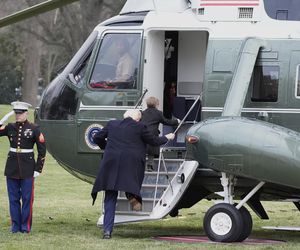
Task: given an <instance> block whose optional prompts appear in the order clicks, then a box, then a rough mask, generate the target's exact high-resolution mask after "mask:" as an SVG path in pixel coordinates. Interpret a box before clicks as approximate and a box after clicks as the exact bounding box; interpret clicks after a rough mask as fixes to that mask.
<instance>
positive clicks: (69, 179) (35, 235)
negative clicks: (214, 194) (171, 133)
mask: <svg viewBox="0 0 300 250" xmlns="http://www.w3.org/2000/svg"><path fill="white" fill-rule="evenodd" d="M9 108H10V107H9V106H4V105H0V117H3V115H4V114H5V113H7V112H8V111H9ZM31 120H32V111H31ZM0 144H1V146H0V172H2V173H3V171H4V165H5V161H6V154H7V151H8V147H9V146H8V140H7V138H6V137H2V138H0ZM0 191H1V192H0V211H1V212H0V225H1V226H0V249H144V250H146V249H170V250H171V249H172V250H173V249H241V248H242V247H245V246H243V245H241V244H214V243H213V244H207V243H206V244H205V243H197V244H186V243H173V242H165V241H156V240H154V239H152V237H153V236H157V235H182V234H183V235H204V232H203V227H202V219H203V216H204V213H205V211H206V210H207V209H208V208H209V207H210V206H211V205H212V203H211V202H208V201H202V202H200V203H198V204H197V205H195V206H194V207H192V208H191V209H183V210H181V211H180V216H179V217H176V218H171V217H167V218H165V219H164V220H160V221H153V222H143V223H134V224H127V225H119V226H116V227H115V230H114V233H113V238H112V239H111V240H102V239H101V236H102V231H101V230H100V229H99V228H97V227H96V221H97V219H98V217H99V215H100V207H101V199H98V200H97V202H96V205H95V206H92V205H91V202H92V200H91V198H90V191H91V185H90V184H87V183H85V182H83V181H81V180H79V179H77V178H75V177H73V176H72V175H70V174H69V173H67V172H66V171H65V170H63V169H62V168H61V167H60V166H59V165H58V164H57V163H56V162H55V160H54V159H53V158H52V157H51V156H50V155H49V154H48V155H47V160H46V163H45V166H44V171H43V173H42V175H40V176H39V177H38V178H37V179H36V182H35V201H34V208H33V226H32V232H31V233H30V234H11V233H10V232H9V228H10V217H9V211H8V198H7V192H6V181H5V177H4V176H3V174H1V176H0ZM264 205H265V207H266V210H267V211H268V214H269V216H270V218H271V219H270V220H269V221H261V220H260V219H258V217H257V216H256V215H255V214H254V213H253V212H252V211H251V214H252V216H253V223H254V226H253V232H252V234H251V237H252V238H253V237H255V238H268V239H277V240H285V241H287V242H286V243H283V244H278V245H253V246H252V245H250V246H249V245H247V246H246V247H247V248H250V249H300V232H279V231H267V230H264V229H262V228H261V227H262V226H276V225H284V226H288V225H290V226H300V218H299V215H300V213H299V211H298V210H297V209H296V208H295V207H294V206H293V204H291V203H275V202H264Z"/></svg>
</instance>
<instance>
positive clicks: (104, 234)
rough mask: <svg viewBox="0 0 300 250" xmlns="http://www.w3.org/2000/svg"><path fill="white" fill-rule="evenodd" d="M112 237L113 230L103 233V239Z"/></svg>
mask: <svg viewBox="0 0 300 250" xmlns="http://www.w3.org/2000/svg"><path fill="white" fill-rule="evenodd" d="M110 238H111V232H109V231H105V232H104V233H103V239H105V240H109V239H110Z"/></svg>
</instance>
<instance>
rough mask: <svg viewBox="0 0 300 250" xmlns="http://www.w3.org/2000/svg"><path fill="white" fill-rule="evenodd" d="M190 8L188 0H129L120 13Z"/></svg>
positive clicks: (178, 10)
mask: <svg viewBox="0 0 300 250" xmlns="http://www.w3.org/2000/svg"><path fill="white" fill-rule="evenodd" d="M188 8H189V4H188V1H187V0H163V1H162V0H127V2H126V3H125V5H124V7H123V9H122V10H121V12H120V14H124V13H128V12H142V11H150V10H152V11H163V12H183V11H185V10H186V9H188Z"/></svg>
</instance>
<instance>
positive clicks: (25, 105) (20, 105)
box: [11, 101, 31, 110]
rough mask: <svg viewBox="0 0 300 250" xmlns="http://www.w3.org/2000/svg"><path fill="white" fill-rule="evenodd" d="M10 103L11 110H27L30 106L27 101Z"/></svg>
mask: <svg viewBox="0 0 300 250" xmlns="http://www.w3.org/2000/svg"><path fill="white" fill-rule="evenodd" d="M11 105H12V106H13V110H28V108H29V107H31V104H29V103H27V102H19V101H16V102H12V103H11Z"/></svg>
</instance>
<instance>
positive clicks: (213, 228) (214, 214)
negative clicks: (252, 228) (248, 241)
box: [203, 203, 246, 242]
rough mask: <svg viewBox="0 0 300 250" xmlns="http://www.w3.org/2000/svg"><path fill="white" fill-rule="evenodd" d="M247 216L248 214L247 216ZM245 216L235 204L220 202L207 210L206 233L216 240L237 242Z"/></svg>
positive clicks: (204, 223)
mask: <svg viewBox="0 0 300 250" xmlns="http://www.w3.org/2000/svg"><path fill="white" fill-rule="evenodd" d="M245 217H246V216H245ZM243 225H244V223H243V217H242V214H241V212H240V211H239V210H238V209H236V208H235V206H234V205H231V204H228V203H219V204H216V205H214V206H212V207H211V208H210V209H208V211H207V212H206V214H205V216H204V220H203V227H204V231H205V233H206V235H207V236H208V238H209V239H210V240H212V241H216V242H235V241H237V240H238V239H239V238H240V237H241V232H242V231H243V229H244V228H243Z"/></svg>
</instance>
